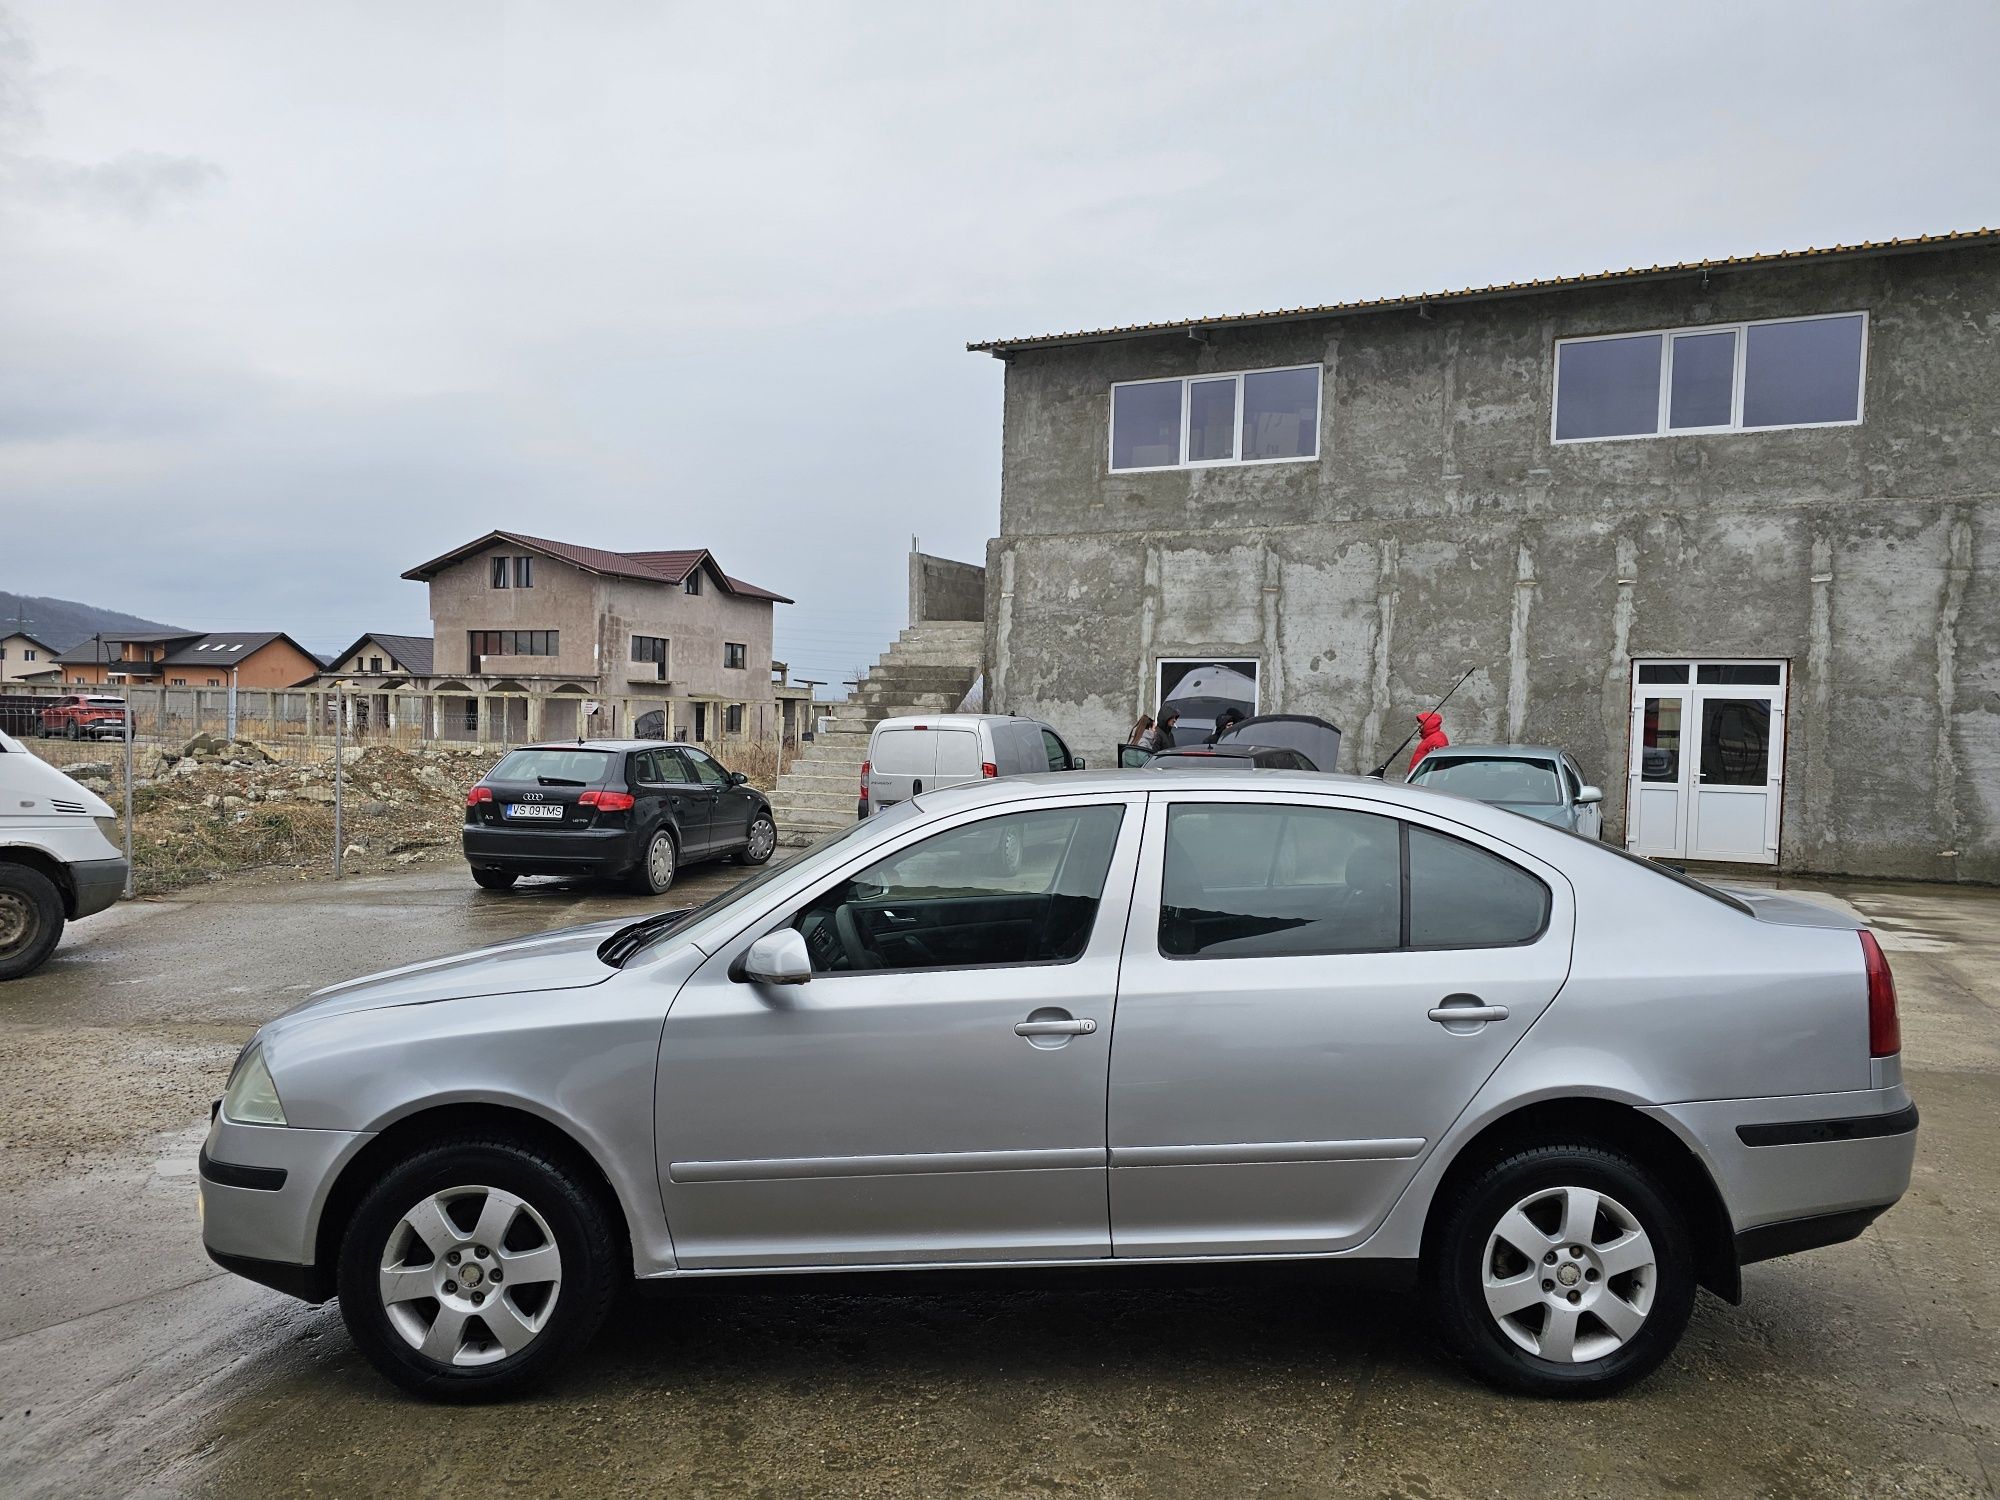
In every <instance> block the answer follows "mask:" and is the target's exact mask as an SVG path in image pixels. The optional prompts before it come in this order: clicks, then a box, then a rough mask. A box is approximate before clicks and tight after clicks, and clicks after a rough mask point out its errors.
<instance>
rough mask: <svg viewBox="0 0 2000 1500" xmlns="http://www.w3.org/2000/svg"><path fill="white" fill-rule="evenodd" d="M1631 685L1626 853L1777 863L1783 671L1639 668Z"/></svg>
mask: <svg viewBox="0 0 2000 1500" xmlns="http://www.w3.org/2000/svg"><path fill="white" fill-rule="evenodd" d="M1632 677H1633V682H1632V746H1631V760H1630V762H1629V764H1630V771H1629V773H1628V780H1627V783H1626V801H1625V847H1626V848H1628V849H1630V850H1631V851H1632V852H1633V853H1634V854H1645V855H1666V856H1672V857H1678V858H1684V859H1704V860H1728V861H1735V862H1740V863H1744V864H1760V865H1771V864H1776V863H1777V862H1778V816H1779V812H1780V805H1779V804H1780V800H1781V793H1782V789H1783V782H1784V762H1785V680H1786V665H1785V663H1784V662H1782V661H1693V662H1666V661H1642V662H1635V663H1634V664H1633V673H1632Z"/></svg>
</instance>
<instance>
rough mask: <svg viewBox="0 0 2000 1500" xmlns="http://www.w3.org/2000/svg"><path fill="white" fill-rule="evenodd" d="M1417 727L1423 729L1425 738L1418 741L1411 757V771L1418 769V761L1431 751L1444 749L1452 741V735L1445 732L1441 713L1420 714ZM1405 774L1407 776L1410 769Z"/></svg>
mask: <svg viewBox="0 0 2000 1500" xmlns="http://www.w3.org/2000/svg"><path fill="white" fill-rule="evenodd" d="M1417 728H1419V729H1421V730H1422V731H1423V738H1422V739H1420V740H1418V741H1417V749H1416V753H1415V754H1413V755H1412V756H1411V757H1410V767H1409V769H1410V771H1414V770H1416V768H1417V762H1418V761H1420V760H1422V759H1423V758H1424V757H1425V756H1426V755H1429V754H1430V753H1431V751H1433V750H1442V749H1443V748H1444V747H1445V746H1446V745H1449V744H1450V743H1451V736H1450V735H1448V734H1446V733H1445V732H1444V718H1443V716H1442V715H1440V714H1432V713H1423V714H1418V715H1417ZM1403 774H1404V775H1405V776H1407V775H1408V774H1409V771H1405V772H1404V773H1403Z"/></svg>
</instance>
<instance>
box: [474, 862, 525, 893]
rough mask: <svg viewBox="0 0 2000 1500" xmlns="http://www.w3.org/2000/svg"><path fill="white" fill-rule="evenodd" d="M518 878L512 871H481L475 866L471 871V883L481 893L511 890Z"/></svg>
mask: <svg viewBox="0 0 2000 1500" xmlns="http://www.w3.org/2000/svg"><path fill="white" fill-rule="evenodd" d="M520 878H521V877H520V876H519V875H517V874H515V873H514V872H513V871H512V870H482V869H480V868H479V867H478V866H477V865H475V866H473V870H472V883H473V884H474V885H476V886H478V887H479V888H480V889H481V890H482V891H506V890H512V889H513V887H514V882H515V881H517V880H519V879H520Z"/></svg>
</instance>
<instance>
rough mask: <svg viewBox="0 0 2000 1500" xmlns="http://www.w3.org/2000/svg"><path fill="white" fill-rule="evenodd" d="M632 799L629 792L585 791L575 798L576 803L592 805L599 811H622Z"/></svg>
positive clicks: (582, 805) (629, 804) (628, 805)
mask: <svg viewBox="0 0 2000 1500" xmlns="http://www.w3.org/2000/svg"><path fill="white" fill-rule="evenodd" d="M633 800H634V799H633V796H632V794H631V793H630V792H585V793H584V794H583V795H582V796H581V797H579V798H577V799H576V805H577V806H578V807H594V808H596V809H597V810H598V811H599V812H624V811H625V809H626V808H628V807H630V806H631V805H632V803H633Z"/></svg>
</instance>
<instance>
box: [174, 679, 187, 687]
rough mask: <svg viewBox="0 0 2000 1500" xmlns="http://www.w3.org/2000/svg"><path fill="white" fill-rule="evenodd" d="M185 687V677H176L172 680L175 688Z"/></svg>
mask: <svg viewBox="0 0 2000 1500" xmlns="http://www.w3.org/2000/svg"><path fill="white" fill-rule="evenodd" d="M187 685H188V680H187V679H186V678H185V677H176V678H175V679H174V686H175V687H186V686H187Z"/></svg>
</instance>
